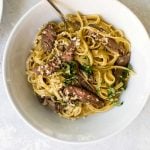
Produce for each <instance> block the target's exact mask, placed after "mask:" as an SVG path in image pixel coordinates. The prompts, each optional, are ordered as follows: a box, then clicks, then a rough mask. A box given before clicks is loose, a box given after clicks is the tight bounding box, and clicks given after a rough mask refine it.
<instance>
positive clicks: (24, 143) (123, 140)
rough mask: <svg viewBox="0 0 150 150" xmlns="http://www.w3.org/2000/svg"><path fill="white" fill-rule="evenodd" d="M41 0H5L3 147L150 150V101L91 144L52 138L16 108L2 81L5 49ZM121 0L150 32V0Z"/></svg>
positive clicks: (1, 29) (0, 43)
mask: <svg viewBox="0 0 150 150" xmlns="http://www.w3.org/2000/svg"><path fill="white" fill-rule="evenodd" d="M38 1H39V0H4V11H3V19H2V23H1V24H0V150H76V149H77V150H150V101H148V102H147V104H146V106H145V108H144V109H143V111H142V112H141V114H140V115H139V116H138V117H137V118H136V119H135V120H134V121H133V122H132V124H130V125H129V126H128V127H127V128H126V129H125V130H124V131H122V132H121V133H119V134H118V135H116V136H114V137H112V138H109V139H107V140H105V141H102V142H98V143H95V144H88V145H70V144H60V143H58V142H54V141H51V140H49V139H48V138H47V137H44V136H42V135H40V134H39V133H37V132H35V131H33V130H32V129H31V128H30V127H29V126H28V125H27V124H25V123H24V121H22V119H21V118H20V117H19V116H18V114H17V113H16V112H15V111H14V109H13V108H12V106H11V104H10V102H9V100H8V98H7V95H6V93H5V91H4V88H3V83H2V69H1V62H2V55H3V50H4V47H5V44H6V40H7V38H8V36H9V34H10V31H11V30H12V28H13V27H14V25H15V23H16V22H17V20H18V19H19V18H20V17H21V16H22V15H23V14H24V13H25V12H26V11H27V10H28V9H29V8H31V7H32V6H33V5H34V4H36V3H37V2H38ZM121 1H122V2H123V3H124V4H125V5H127V6H128V7H129V8H130V9H131V10H132V11H133V12H134V13H135V14H136V15H137V16H138V17H139V18H140V20H141V21H142V22H143V24H144V25H145V27H146V29H147V31H148V33H149V34H150V0H121ZM137 32H138V31H137ZM149 99H150V98H149Z"/></svg>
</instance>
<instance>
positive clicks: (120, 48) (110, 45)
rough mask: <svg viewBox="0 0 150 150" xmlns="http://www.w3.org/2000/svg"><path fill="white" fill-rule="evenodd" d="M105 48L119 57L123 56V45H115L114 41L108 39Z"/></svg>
mask: <svg viewBox="0 0 150 150" xmlns="http://www.w3.org/2000/svg"><path fill="white" fill-rule="evenodd" d="M107 47H108V48H110V49H112V50H114V51H115V52H118V53H119V54H120V55H124V54H125V49H124V46H123V44H121V43H117V42H116V41H115V40H114V39H112V38H108V44H107Z"/></svg>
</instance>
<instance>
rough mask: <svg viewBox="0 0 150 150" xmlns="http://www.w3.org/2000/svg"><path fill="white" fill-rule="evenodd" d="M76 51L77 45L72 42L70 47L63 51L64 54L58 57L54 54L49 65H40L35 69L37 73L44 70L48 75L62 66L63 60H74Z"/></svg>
mask: <svg viewBox="0 0 150 150" xmlns="http://www.w3.org/2000/svg"><path fill="white" fill-rule="evenodd" d="M74 51H75V45H74V44H73V43H71V44H70V45H69V46H68V48H67V49H66V50H65V51H64V52H63V53H62V55H60V56H56V57H55V56H54V57H53V59H52V60H50V61H49V62H48V64H47V65H45V66H38V67H37V68H34V70H33V71H34V72H35V73H37V74H40V70H42V71H43V72H44V73H45V74H46V75H51V74H53V73H54V72H55V71H57V70H58V69H59V68H60V67H61V64H62V62H68V61H72V60H73V55H74Z"/></svg>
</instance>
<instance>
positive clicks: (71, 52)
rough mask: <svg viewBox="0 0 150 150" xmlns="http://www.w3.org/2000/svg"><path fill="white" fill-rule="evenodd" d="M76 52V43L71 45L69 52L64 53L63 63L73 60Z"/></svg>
mask: <svg viewBox="0 0 150 150" xmlns="http://www.w3.org/2000/svg"><path fill="white" fill-rule="evenodd" d="M74 51H75V45H74V43H71V44H70V45H69V46H68V48H67V50H66V51H64V53H63V54H62V56H61V59H62V61H64V62H69V61H72V60H73V55H74Z"/></svg>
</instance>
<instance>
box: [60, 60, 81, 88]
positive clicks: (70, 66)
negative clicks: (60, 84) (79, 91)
mask: <svg viewBox="0 0 150 150" xmlns="http://www.w3.org/2000/svg"><path fill="white" fill-rule="evenodd" d="M62 70H63V73H64V74H63V75H64V77H65V80H64V83H65V84H67V85H69V84H72V83H73V82H75V81H76V80H77V71H78V66H77V62H75V61H71V62H68V63H63V69H62Z"/></svg>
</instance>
